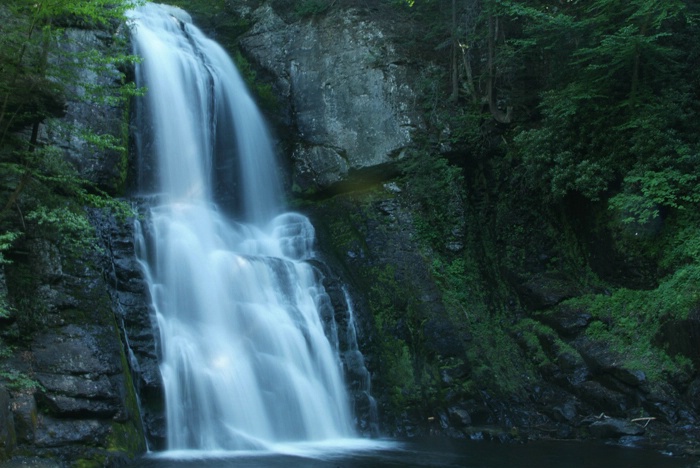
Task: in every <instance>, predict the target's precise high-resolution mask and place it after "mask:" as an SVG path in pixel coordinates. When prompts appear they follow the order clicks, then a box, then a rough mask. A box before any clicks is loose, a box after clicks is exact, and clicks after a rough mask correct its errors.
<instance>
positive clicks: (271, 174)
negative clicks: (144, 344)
mask: <svg viewBox="0 0 700 468" xmlns="http://www.w3.org/2000/svg"><path fill="white" fill-rule="evenodd" d="M130 16H131V19H132V21H133V23H134V28H133V41H132V42H133V44H134V52H135V53H136V54H137V55H139V56H141V57H142V59H143V60H142V62H141V63H139V64H137V66H136V79H137V85H138V86H143V87H145V88H147V94H146V96H145V97H143V98H141V99H140V102H139V103H138V105H137V109H136V112H137V114H138V115H139V117H138V118H140V122H141V126H142V128H141V129H140V135H139V136H138V144H137V146H138V150H139V153H140V155H141V156H142V157H144V158H150V159H151V161H150V162H149V163H148V164H146V163H144V164H143V167H142V171H144V170H146V168H147V167H153V169H152V170H154V171H155V172H157V174H158V177H157V180H155V181H152V182H150V183H149V182H148V181H147V177H145V175H144V174H143V173H142V174H141V175H140V176H139V177H140V180H141V181H142V183H143V185H142V187H141V190H142V192H145V193H146V194H152V195H154V196H155V198H154V199H155V200H156V204H155V205H154V206H153V207H152V208H151V209H150V213H149V216H148V217H147V218H148V219H147V220H146V221H145V223H148V225H147V226H145V227H144V228H143V229H138V230H137V232H145V233H147V234H146V235H145V236H147V239H146V238H142V239H137V246H140V247H139V250H140V251H139V257H140V259H141V263H142V265H143V269H144V272H145V275H146V278H147V281H148V284H149V289H150V292H151V296H152V301H153V309H154V315H155V320H156V322H157V328H158V333H159V334H160V347H161V350H160V351H161V356H160V363H161V364H160V368H161V374H162V376H163V383H164V389H165V400H166V423H167V446H168V449H169V450H241V449H269V448H271V447H274V446H275V445H276V444H280V443H286V442H294V441H306V442H308V441H323V440H329V439H346V438H352V437H354V436H355V433H354V429H353V423H352V413H351V410H350V403H349V397H348V394H347V390H346V388H345V384H344V381H343V377H342V365H341V362H340V358H339V355H338V350H337V349H335V347H334V346H333V344H332V343H331V342H330V341H329V339H328V337H327V336H326V334H325V333H324V323H323V322H322V320H321V317H320V314H319V307H320V305H321V304H326V303H328V302H329V301H328V297H327V294H326V292H325V290H324V288H323V286H322V284H321V282H320V280H319V278H318V274H317V272H316V271H315V270H314V269H313V268H312V267H311V265H310V264H309V263H308V262H307V260H309V259H310V258H312V257H313V255H314V253H313V248H312V246H313V243H314V229H313V226H312V225H311V223H310V222H309V220H308V219H307V218H306V217H304V216H302V215H300V214H297V213H283V212H282V206H281V204H280V200H281V197H280V189H279V183H278V180H277V175H276V163H275V157H274V152H273V151H272V144H271V141H270V137H269V135H268V132H267V130H266V128H265V124H264V121H263V119H262V117H261V115H260V113H259V111H258V110H257V108H256V106H255V104H254V102H253V100H252V98H251V97H250V95H249V94H248V92H247V90H246V89H245V86H244V84H243V81H242V80H241V78H240V75H239V74H238V72H237V71H236V69H235V67H234V65H233V63H232V62H231V60H230V59H229V58H228V56H227V55H226V53H225V52H224V51H223V49H222V48H221V47H220V46H218V45H217V44H216V43H214V42H213V41H211V40H209V39H207V38H206V37H204V35H203V34H202V33H201V32H200V31H199V30H198V29H197V28H196V27H195V26H194V25H193V24H192V23H191V22H190V20H189V18H188V16H187V14H186V13H185V12H183V11H182V10H179V9H176V8H173V7H166V6H163V5H156V4H146V5H145V6H143V7H139V8H138V9H136V10H133V11H132V12H131V13H130ZM234 159H235V160H237V162H238V165H237V166H234V167H235V170H233V169H232V170H220V168H219V166H222V167H225V168H229V167H230V164H229V163H230V161H232V160H234ZM222 175H226V176H229V175H230V176H232V177H235V180H236V182H233V181H225V180H224V179H222ZM225 183H228V184H234V185H236V184H237V185H239V186H240V190H239V191H238V197H240V198H241V199H242V200H243V203H242V204H241V206H240V210H241V214H240V217H239V219H240V220H243V221H245V222H233V221H231V220H230V219H228V218H226V217H225V216H223V215H222V214H221V212H220V210H219V209H218V206H217V203H218V200H217V197H216V193H215V190H214V189H212V187H213V186H214V185H216V184H219V185H221V184H224V185H225Z"/></svg>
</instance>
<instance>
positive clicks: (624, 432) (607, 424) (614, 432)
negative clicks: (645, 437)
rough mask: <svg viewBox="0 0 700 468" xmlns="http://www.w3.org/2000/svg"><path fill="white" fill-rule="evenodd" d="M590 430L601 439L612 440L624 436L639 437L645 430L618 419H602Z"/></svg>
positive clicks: (593, 424)
mask: <svg viewBox="0 0 700 468" xmlns="http://www.w3.org/2000/svg"><path fill="white" fill-rule="evenodd" d="M588 430H589V431H590V433H591V435H593V436H594V437H597V438H599V439H611V438H618V437H622V436H638V435H642V434H644V428H643V427H642V426H640V425H639V424H636V423H633V422H629V421H624V420H622V419H617V418H602V419H601V420H599V421H595V422H594V423H592V424H591V425H590V426H588Z"/></svg>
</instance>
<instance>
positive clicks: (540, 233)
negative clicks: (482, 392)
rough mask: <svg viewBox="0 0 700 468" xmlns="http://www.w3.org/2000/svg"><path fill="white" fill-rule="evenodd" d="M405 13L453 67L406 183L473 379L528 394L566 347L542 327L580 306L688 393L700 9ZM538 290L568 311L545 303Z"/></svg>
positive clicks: (631, 356)
mask: <svg viewBox="0 0 700 468" xmlns="http://www.w3.org/2000/svg"><path fill="white" fill-rule="evenodd" d="M394 4H395V5H396V7H397V8H398V10H397V14H398V15H404V16H403V18H404V19H405V21H407V22H411V24H412V25H413V27H417V28H418V31H419V33H418V34H416V35H415V37H416V43H410V42H409V43H407V44H405V45H406V46H407V47H411V48H412V50H414V51H423V52H424V54H425V58H426V59H428V58H430V59H431V60H434V59H435V57H436V56H441V57H442V58H441V64H442V65H444V67H442V70H444V71H443V72H436V73H435V76H434V79H433V80H431V81H430V82H425V83H423V84H422V86H423V95H424V96H425V101H424V102H425V110H426V116H428V117H429V118H430V119H431V120H430V122H431V124H432V131H430V130H429V131H428V132H427V135H426V136H427V138H426V141H425V143H424V145H423V148H421V149H420V151H418V153H417V154H416V155H415V156H414V158H413V159H412V160H411V162H410V163H409V164H408V165H407V167H406V179H405V183H406V185H407V187H409V188H410V191H411V192H410V193H411V197H412V198H413V200H414V201H416V202H418V203H419V205H420V206H421V207H422V209H421V210H420V212H419V214H418V216H417V225H418V227H419V230H420V231H421V233H422V238H423V241H424V242H425V245H426V246H427V247H428V249H429V250H428V251H426V255H429V256H430V257H431V258H432V260H431V261H432V265H433V276H434V279H435V280H436V281H437V283H438V285H439V286H440V287H441V289H442V294H443V302H444V304H445V306H446V307H447V308H448V312H449V314H450V315H451V316H452V317H455V319H454V321H455V324H456V325H455V326H456V328H457V329H460V328H461V329H464V330H468V334H466V333H465V335H464V336H465V337H466V336H467V335H469V339H473V340H474V341H475V343H476V344H472V345H471V346H467V356H466V360H467V362H469V365H470V366H474V364H475V363H480V364H479V365H478V366H477V368H472V370H471V371H470V374H469V382H472V383H474V382H478V384H479V385H481V386H485V387H488V388H491V389H492V390H494V391H503V392H505V393H512V391H513V390H514V389H515V388H517V387H518V386H520V385H524V383H525V382H526V381H527V380H528V379H529V378H530V377H529V375H531V372H538V371H541V370H542V369H543V367H545V366H546V365H547V364H549V363H550V360H551V359H552V358H556V356H557V353H563V352H565V351H566V347H567V345H566V343H563V342H561V340H558V339H557V338H555V337H553V336H554V335H555V334H554V333H553V331H552V330H551V329H549V328H548V327H545V326H543V325H542V324H541V320H542V319H543V317H544V316H546V315H547V314H552V313H557V312H558V311H561V310H564V309H567V310H573V309H575V310H584V311H586V312H587V313H589V314H591V316H592V317H593V322H592V324H591V326H589V327H588V330H587V334H588V336H589V337H590V338H591V339H595V340H601V341H604V342H606V343H608V344H609V345H610V347H611V349H612V350H613V351H614V352H616V353H619V354H620V355H621V356H623V357H624V359H625V366H627V367H628V368H631V369H639V370H642V371H644V372H645V373H646V375H647V376H648V377H649V378H650V379H652V380H654V379H660V378H663V379H667V380H668V379H670V380H674V381H687V380H686V379H687V378H688V376H689V375H692V373H693V370H692V369H693V363H691V362H690V359H689V358H688V356H687V353H686V354H685V355H684V354H683V353H682V352H679V351H678V349H677V348H676V349H673V348H674V347H673V346H670V347H669V343H668V341H664V339H663V338H660V336H661V335H662V334H663V329H664V326H665V325H667V324H668V323H670V322H673V321H677V320H683V319H686V318H688V316H689V314H693V313H695V311H696V310H697V308H698V305H700V296H699V295H698V286H697V284H698V282H697V281H698V279H699V278H700V276H699V275H700V264H699V263H698V259H699V257H698V250H697V248H698V247H697V246H698V245H699V244H698V242H699V241H700V238H699V237H698V232H700V231H699V230H698V223H699V222H700V219H699V218H698V214H697V209H696V208H697V204H698V201H700V198H699V197H700V192H699V191H698V183H697V177H698V175H697V174H698V169H700V166H699V165H700V140H699V135H698V132H697V130H696V119H697V116H698V110H700V75H698V73H697V72H696V71H695V67H696V65H695V64H696V63H697V61H698V58H699V54H700V47H699V46H698V44H697V41H695V40H694V39H693V38H695V37H698V33H700V29H699V28H700V24H699V23H698V21H699V20H700V16H698V14H699V13H700V7H699V6H698V5H697V4H696V3H695V2H689V1H664V2H659V1H655V0H635V1H630V2H616V1H610V0H596V1H591V2H582V1H575V0H568V1H536V0H527V1H517V0H512V1H495V0H465V1H460V0H452V1H450V2H447V1H439V0H437V1H431V0H416V1H415V2H394ZM418 38H420V42H419V39H418ZM424 38H428V41H425V40H424ZM459 200H462V203H460V202H459ZM455 242H457V243H460V244H461V245H463V246H464V248H463V249H462V250H459V251H456V250H455V249H454V248H451V246H453V245H454V244H455ZM385 286H386V285H382V286H379V287H378V289H381V288H382V287H385ZM533 289H535V290H537V292H538V293H539V294H540V296H546V295H549V296H556V297H557V298H558V299H557V300H556V301H554V302H556V304H555V303H548V304H542V303H539V302H537V301H535V302H534V303H532V302H530V303H529V302H528V292H531V291H532V290H533ZM525 290H527V291H526V292H525V293H524V292H523V291H525ZM515 298H518V299H515ZM567 298H568V300H567ZM528 315H529V316H530V317H532V318H534V319H536V320H532V319H531V318H526V316H528ZM395 323H396V322H395ZM418 323H420V322H416V324H418ZM544 342H549V343H550V345H551V344H552V343H553V342H554V345H553V346H554V348H555V349H558V350H559V351H557V352H555V353H554V354H553V355H552V353H551V352H550V353H549V356H548V355H547V354H548V353H547V352H546V351H545V350H543V345H542V343H544ZM513 343H517V344H518V345H520V347H521V348H522V349H524V350H525V352H526V354H527V355H529V357H530V358H531V359H530V360H531V363H529V364H523V363H522V361H520V360H519V359H520V358H519V357H517V354H518V353H517V352H515V351H514V350H513ZM414 345H415V343H410V342H409V343H408V348H412V347H414ZM387 353H388V354H391V353H392V352H390V351H387ZM394 354H396V353H394ZM397 359H398V358H397ZM441 365H442V368H443V369H445V368H447V367H450V366H452V367H453V368H454V362H452V363H451V364H450V366H445V365H444V364H439V363H438V364H436V365H435V366H436V367H434V368H437V367H439V366H441ZM479 366H480V367H479ZM533 366H534V367H533ZM514 368H515V369H518V372H517V374H519V375H516V372H513V369H514ZM432 382H433V383H432V384H431V385H436V380H433V381H432ZM395 384H396V385H398V386H399V387H401V384H400V383H399V382H398V381H397V382H395ZM425 385H429V383H425ZM456 390H457V391H461V392H465V393H464V394H465V395H466V396H467V397H469V396H470V395H474V392H473V389H471V390H470V389H469V388H461V389H456ZM420 400H421V396H420V395H417V401H420Z"/></svg>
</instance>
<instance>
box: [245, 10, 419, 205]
mask: <svg viewBox="0 0 700 468" xmlns="http://www.w3.org/2000/svg"><path fill="white" fill-rule="evenodd" d="M251 20H252V21H253V22H254V26H253V27H252V29H251V30H250V31H249V32H248V33H247V34H246V35H245V36H244V37H243V38H242V39H241V42H240V43H241V47H242V49H243V50H244V51H245V53H246V54H247V55H248V56H250V57H251V58H252V60H253V61H255V62H256V63H257V64H259V66H260V67H262V68H263V69H265V70H266V71H267V72H269V73H270V74H271V75H272V76H273V80H274V85H275V88H276V90H277V91H278V93H279V95H280V98H281V100H283V101H284V102H286V103H288V105H289V106H288V111H287V112H288V114H289V115H288V120H289V122H290V124H291V126H292V127H293V128H294V129H295V133H296V135H297V136H298V140H297V141H296V143H295V145H294V149H293V154H292V159H293V182H294V188H295V190H297V191H300V192H308V191H311V192H313V191H318V190H323V189H326V188H328V187H331V186H333V185H334V184H336V183H339V182H342V181H346V180H348V179H351V178H352V176H353V175H354V174H358V173H359V174H362V173H363V172H365V171H367V170H370V169H373V170H374V171H377V170H383V168H385V167H386V166H390V165H391V164H392V163H394V162H395V161H396V160H397V159H400V158H401V157H402V156H403V155H404V151H405V150H406V148H408V147H410V146H411V145H412V138H413V134H414V131H415V130H416V129H417V128H420V127H422V126H423V121H422V118H421V116H420V114H419V113H418V112H417V109H416V108H415V107H414V106H415V101H416V94H415V90H414V88H413V80H414V79H415V78H414V76H415V71H412V70H411V68H410V66H409V65H408V61H407V59H406V58H405V57H401V56H400V55H399V54H398V53H397V52H396V49H395V47H394V46H393V44H392V42H391V40H390V39H389V38H387V37H386V36H385V34H384V33H383V31H382V29H381V28H380V27H378V26H377V25H376V24H375V23H373V22H372V21H371V20H370V19H368V18H362V17H360V16H358V13H357V12H356V11H355V10H345V11H340V12H335V13H331V14H329V15H327V16H324V17H323V18H319V19H317V20H313V21H312V20H303V21H299V22H296V23H291V24H288V23H286V22H285V21H284V20H283V19H282V18H281V17H280V16H279V15H278V14H277V13H276V12H275V11H274V10H273V9H272V8H271V7H270V6H269V5H265V6H262V7H260V8H258V9H257V10H255V11H254V12H253V13H252V15H251Z"/></svg>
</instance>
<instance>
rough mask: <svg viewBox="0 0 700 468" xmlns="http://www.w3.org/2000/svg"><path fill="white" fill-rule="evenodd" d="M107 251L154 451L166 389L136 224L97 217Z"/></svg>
mask: <svg viewBox="0 0 700 468" xmlns="http://www.w3.org/2000/svg"><path fill="white" fill-rule="evenodd" d="M93 224H95V225H96V226H97V229H98V233H99V234H100V237H101V239H102V242H103V245H104V246H105V250H106V253H107V257H106V260H107V263H106V265H105V273H106V279H107V285H108V291H109V295H110V298H111V300H112V307H113V310H114V313H115V318H116V320H117V324H118V326H119V327H120V329H121V331H122V333H123V335H124V336H123V339H124V344H125V346H126V353H127V360H128V363H129V368H130V371H131V375H132V379H133V384H134V387H135V390H136V392H137V393H138V395H139V398H140V401H139V403H140V406H141V418H142V421H143V425H144V428H143V429H144V432H145V435H146V438H147V439H148V442H149V447H150V448H151V449H154V450H157V449H162V448H164V446H165V419H164V416H163V404H164V403H163V386H162V378H161V375H160V369H159V367H158V343H157V341H156V340H157V336H158V334H157V332H155V329H154V324H153V317H152V313H153V311H152V310H151V307H150V304H151V300H150V295H149V293H148V288H147V286H146V283H145V281H144V279H143V272H142V269H141V267H140V265H139V263H138V261H137V258H136V252H135V247H134V229H133V223H132V222H128V223H123V222H117V220H115V219H114V218H113V217H110V216H105V215H104V214H103V213H100V212H97V213H94V216H93Z"/></svg>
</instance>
